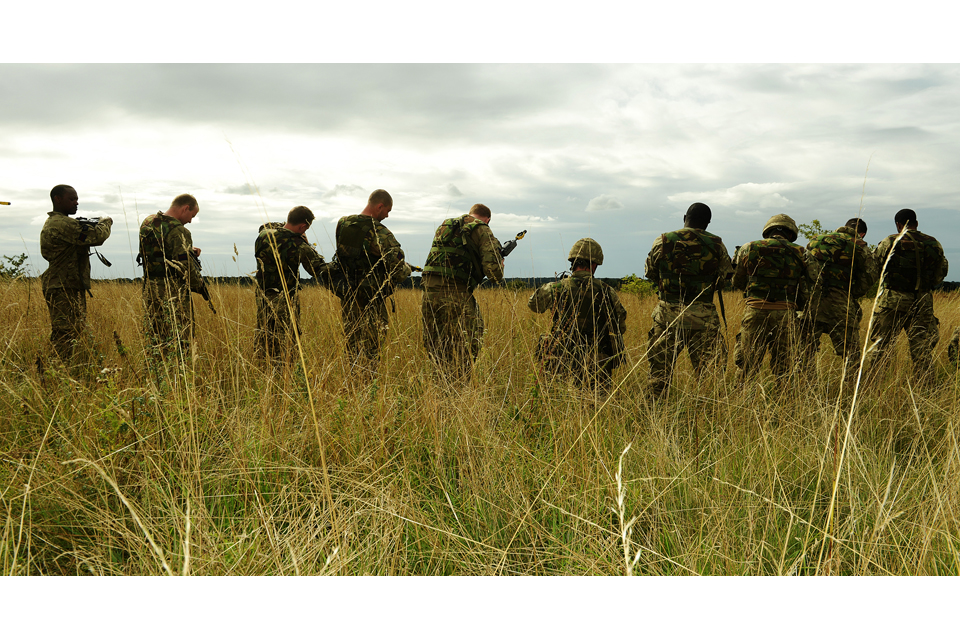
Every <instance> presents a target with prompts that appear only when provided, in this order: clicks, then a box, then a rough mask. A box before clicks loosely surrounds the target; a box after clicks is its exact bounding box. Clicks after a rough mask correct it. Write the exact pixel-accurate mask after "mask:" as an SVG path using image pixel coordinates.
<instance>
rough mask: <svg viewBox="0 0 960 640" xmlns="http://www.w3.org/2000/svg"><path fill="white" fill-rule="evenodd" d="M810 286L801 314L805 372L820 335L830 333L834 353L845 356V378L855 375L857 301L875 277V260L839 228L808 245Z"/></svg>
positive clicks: (809, 372)
mask: <svg viewBox="0 0 960 640" xmlns="http://www.w3.org/2000/svg"><path fill="white" fill-rule="evenodd" d="M806 259H807V263H808V265H809V267H810V275H811V277H812V278H813V282H814V286H813V290H812V292H811V294H810V300H809V301H808V303H807V305H806V308H805V309H804V312H803V314H802V321H801V322H802V334H803V335H802V342H803V347H802V361H803V367H804V370H805V372H806V375H807V376H812V375H813V373H814V371H815V362H816V356H817V351H818V350H819V349H820V337H821V336H822V335H823V334H827V335H828V336H830V341H831V343H832V344H833V350H834V353H836V354H837V355H838V356H840V357H841V358H843V359H844V376H846V377H847V379H850V377H851V376H853V375H854V374H855V373H856V370H857V366H858V363H859V360H860V352H861V345H860V318H861V317H862V315H863V312H862V311H861V310H860V302H859V299H860V297H861V296H863V295H864V294H865V293H866V292H867V291H869V290H870V288H871V287H872V286H873V285H874V284H875V283H876V281H877V263H876V261H875V260H874V258H873V255H872V254H871V253H870V250H869V249H868V248H867V245H866V243H865V242H863V241H862V240H860V239H859V238H858V237H857V232H856V230H855V229H852V228H850V227H840V228H839V229H837V230H836V231H833V232H830V233H824V234H821V235H818V236H817V237H816V238H814V239H813V240H811V241H810V242H809V243H808V244H807V253H806Z"/></svg>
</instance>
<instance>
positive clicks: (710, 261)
mask: <svg viewBox="0 0 960 640" xmlns="http://www.w3.org/2000/svg"><path fill="white" fill-rule="evenodd" d="M661 238H662V248H661V252H660V260H659V261H658V262H657V272H658V274H659V281H658V282H657V285H658V287H659V289H660V299H661V300H663V301H665V302H671V303H680V302H682V303H683V304H690V303H691V302H693V301H694V300H696V301H697V302H710V301H711V300H712V298H713V288H714V284H715V282H716V279H717V275H718V274H717V271H718V270H719V269H720V248H719V246H717V245H718V241H719V238H718V237H717V236H715V235H713V234H712V233H707V232H706V231H704V230H702V229H690V228H684V229H680V230H679V231H670V232H669V233H665V234H663V235H662V236H661Z"/></svg>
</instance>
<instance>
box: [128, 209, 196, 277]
mask: <svg viewBox="0 0 960 640" xmlns="http://www.w3.org/2000/svg"><path fill="white" fill-rule="evenodd" d="M150 217H151V218H153V219H152V220H149V221H147V224H146V225H144V226H142V227H141V228H140V256H141V258H142V260H143V278H144V280H146V279H147V278H167V277H172V278H178V279H180V280H183V279H184V275H183V274H182V273H181V272H180V271H179V270H177V269H168V268H167V263H166V260H186V259H187V254H185V253H184V254H182V255H178V256H171V255H166V250H165V249H164V245H165V244H166V242H167V238H168V237H169V236H170V232H171V231H172V230H173V229H175V228H177V227H181V226H183V223H181V222H180V221H179V220H175V219H174V218H171V217H170V216H165V215H161V214H159V213H156V214H154V215H152V216H150Z"/></svg>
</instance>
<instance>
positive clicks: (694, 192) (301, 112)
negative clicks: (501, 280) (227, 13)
mask: <svg viewBox="0 0 960 640" xmlns="http://www.w3.org/2000/svg"><path fill="white" fill-rule="evenodd" d="M208 50H209V49H208ZM234 53H235V52H234ZM701 55H702V54H701ZM94 57H95V58H96V56H94ZM174 57H176V56H174ZM241 57H242V56H241ZM586 57H589V56H585V58H586ZM81 58H82V56H81ZM101 59H102V58H101ZM107 59H110V58H109V55H108V56H107ZM187 59H189V56H188V57H187ZM30 62H32V59H30V58H27V59H26V60H24V62H22V63H7V64H0V87H3V91H2V92H0V200H3V201H10V202H12V205H11V206H0V220H2V223H3V224H2V225H0V254H3V255H8V256H10V255H17V254H20V253H26V254H28V256H29V270H30V272H31V273H32V274H34V275H39V273H40V272H42V271H43V269H45V268H46V261H45V260H43V258H42V257H41V256H40V252H39V234H40V230H41V228H42V225H43V222H44V220H45V219H46V217H47V215H46V213H47V212H48V211H50V209H51V206H50V200H49V191H50V189H51V188H52V187H53V186H54V185H56V184H58V183H66V184H70V185H72V186H74V187H75V188H76V189H77V192H78V193H79V197H80V207H79V214H80V215H86V216H104V215H107V216H110V217H112V218H113V219H114V227H113V233H112V235H111V237H110V239H109V240H108V241H107V242H106V244H105V245H104V246H103V247H102V248H101V253H103V254H104V255H105V256H106V257H107V258H109V259H110V260H111V261H112V262H113V267H112V268H109V269H108V268H106V267H104V266H103V265H101V264H100V263H99V262H98V261H97V260H93V261H92V273H93V277H94V278H106V277H134V276H137V275H139V270H138V269H137V268H136V267H135V264H134V256H135V254H136V253H137V229H138V226H139V223H140V221H142V220H143V218H144V217H145V216H147V215H149V214H151V213H155V212H157V211H164V210H166V209H167V207H168V206H169V205H170V201H171V200H172V199H173V197H175V196H176V195H178V194H180V193H191V194H193V195H194V196H196V198H197V199H198V201H199V203H200V215H199V216H198V217H197V218H196V219H195V220H194V222H193V223H192V224H191V225H190V226H189V229H190V231H191V232H192V234H193V239H194V244H195V245H196V246H198V247H200V248H201V249H202V252H203V253H202V256H201V258H202V259H203V263H204V272H205V274H207V275H223V276H232V275H244V274H250V273H252V272H253V271H254V270H255V268H256V267H255V263H254V258H253V244H254V240H255V238H256V235H257V229H258V227H259V226H260V225H261V224H262V223H263V222H265V221H268V220H270V221H283V220H285V217H286V213H287V212H288V211H289V210H290V209H291V208H292V207H294V206H297V205H306V206H307V207H309V208H310V209H311V210H312V211H313V212H314V213H315V214H316V216H317V221H316V223H315V224H314V225H313V227H312V228H311V229H310V231H309V232H308V237H309V239H310V240H311V241H312V242H314V243H316V245H317V248H318V249H319V251H320V252H321V254H323V255H324V256H325V257H326V258H328V259H329V258H332V256H333V253H334V230H335V226H336V221H337V220H338V219H339V218H340V217H341V216H344V215H349V214H355V213H359V212H360V211H361V210H362V209H363V207H364V205H365V203H366V198H367V196H368V194H369V193H370V192H371V191H373V190H374V189H378V188H382V189H386V190H387V191H389V192H390V193H391V194H392V195H393V198H394V208H393V211H392V212H391V214H390V216H389V218H388V219H387V220H386V222H385V224H386V225H387V226H388V227H389V228H390V229H391V230H392V231H393V233H394V234H395V235H396V237H397V239H398V240H399V242H400V244H401V246H402V247H403V249H404V252H405V253H406V257H407V260H408V261H409V262H411V263H412V264H415V265H422V264H423V262H424V261H425V259H426V257H427V254H428V252H429V248H430V243H431V239H432V236H433V232H434V230H435V229H436V227H437V226H438V225H439V224H440V223H441V222H442V221H443V220H444V219H445V218H447V217H451V216H454V215H460V214H463V213H466V212H467V211H468V210H469V208H470V206H471V205H473V204H474V203H483V204H486V205H487V206H489V207H490V208H491V210H492V211H493V218H492V221H491V229H492V230H493V232H494V234H495V235H496V236H497V237H498V238H499V239H500V240H501V241H506V240H509V239H511V238H512V237H513V236H514V235H515V234H517V233H518V232H520V231H522V230H527V231H528V234H527V235H526V237H525V238H524V239H523V240H522V241H521V242H520V244H519V246H518V247H517V249H516V251H514V253H513V254H512V255H511V256H510V257H509V258H508V259H507V262H506V270H505V273H506V276H507V277H520V276H523V277H531V276H537V277H545V276H552V275H553V274H555V273H557V272H559V271H562V270H564V269H565V268H566V267H567V262H566V256H567V252H568V251H569V249H570V247H571V245H572V244H573V243H574V242H575V241H576V240H577V239H579V238H582V237H592V238H594V239H595V240H597V241H598V242H599V243H600V244H601V245H602V247H603V251H604V256H605V259H604V264H603V266H602V267H600V269H599V270H598V272H597V275H599V276H605V277H620V276H625V275H629V274H631V273H636V274H638V275H642V274H643V269H644V259H645V257H646V254H647V252H648V251H649V249H650V246H651V244H652V242H653V240H654V238H655V237H656V236H658V235H659V234H661V233H663V232H666V231H670V230H674V229H677V228H679V227H681V226H682V218H683V213H684V211H685V210H686V209H687V207H688V206H689V205H690V204H691V203H693V202H698V201H699V202H704V203H706V204H707V205H709V206H710V207H711V209H712V210H713V222H712V223H711V225H710V227H709V231H711V232H713V233H715V234H717V235H719V236H721V237H722V238H723V240H724V243H725V244H726V246H727V248H728V250H729V251H730V253H731V254H732V253H733V251H734V247H735V246H737V245H741V244H744V243H746V242H749V241H751V240H755V239H758V238H759V237H760V234H761V231H762V228H763V225H764V223H765V221H766V220H767V219H768V218H769V217H771V216H773V215H775V214H779V213H785V214H787V215H790V216H791V217H793V218H794V219H795V220H796V221H797V222H798V223H808V222H810V221H811V220H813V219H817V220H820V221H821V222H822V223H823V225H824V227H827V228H831V229H833V228H836V227H839V226H841V225H842V223H843V222H845V221H846V220H847V219H848V218H851V217H855V216H857V215H858V212H862V213H861V215H862V216H863V218H864V219H865V220H866V222H867V223H868V225H869V232H868V235H867V241H868V242H870V243H872V244H876V243H877V242H879V241H880V240H881V239H882V238H883V237H885V236H886V235H888V234H890V233H894V232H895V230H896V229H895V226H894V224H893V216H894V214H895V213H896V211H898V210H899V209H901V208H905V207H907V208H912V209H914V210H916V211H917V214H918V217H919V220H920V229H921V230H923V231H926V232H928V233H931V234H933V235H934V236H935V237H937V238H938V239H939V240H940V241H941V242H942V244H943V246H944V249H945V252H946V254H947V257H948V259H950V260H951V261H953V262H954V264H956V265H958V266H957V268H958V269H960V225H958V224H957V223H956V221H957V220H958V217H957V214H958V208H960V197H958V196H960V181H958V180H957V175H960V154H958V153H957V151H958V149H960V123H958V118H957V115H956V114H957V105H958V104H960V66H958V65H957V64H955V63H951V64H913V63H907V64H887V63H883V64H878V63H856V62H841V63H823V62H816V63H809V64H795V63H745V62H722V61H721V62H714V63H702V62H701V63H689V62H684V63H663V62H655V63H647V62H640V63H637V62H631V63H595V62H591V63H579V64H574V63H569V62H560V63H549V64H540V63H532V62H516V63H509V64H504V63H453V64H438V63H435V62H427V63H421V64H388V63H384V62H382V61H380V62H376V63H366V64H350V63H316V62H311V63H304V64H287V63H274V64H257V63H248V62H240V63H233V64H211V63H199V64H180V63H173V64H171V63H155V62H149V63H148V62H134V63H132V64H82V63H72V62H68V61H66V60H64V59H58V60H57V61H55V62H54V63H44V64H32V63H30ZM952 275H953V274H950V275H948V277H947V279H948V280H952V279H957V280H960V271H958V275H957V277H956V278H952V277H951V276H952Z"/></svg>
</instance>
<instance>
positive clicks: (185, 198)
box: [170, 193, 200, 211]
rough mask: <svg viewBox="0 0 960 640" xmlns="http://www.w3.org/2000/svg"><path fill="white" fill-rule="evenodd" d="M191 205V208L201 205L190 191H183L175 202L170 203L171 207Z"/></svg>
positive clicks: (197, 207)
mask: <svg viewBox="0 0 960 640" xmlns="http://www.w3.org/2000/svg"><path fill="white" fill-rule="evenodd" d="M187 204H188V205H190V210H191V211H193V210H194V209H199V208H200V205H199V204H197V199H196V198H194V197H193V196H192V195H190V194H189V193H181V194H180V195H178V196H177V197H176V198H174V199H173V202H171V203H170V207H171V208H177V207H182V206H184V205H187Z"/></svg>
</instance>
